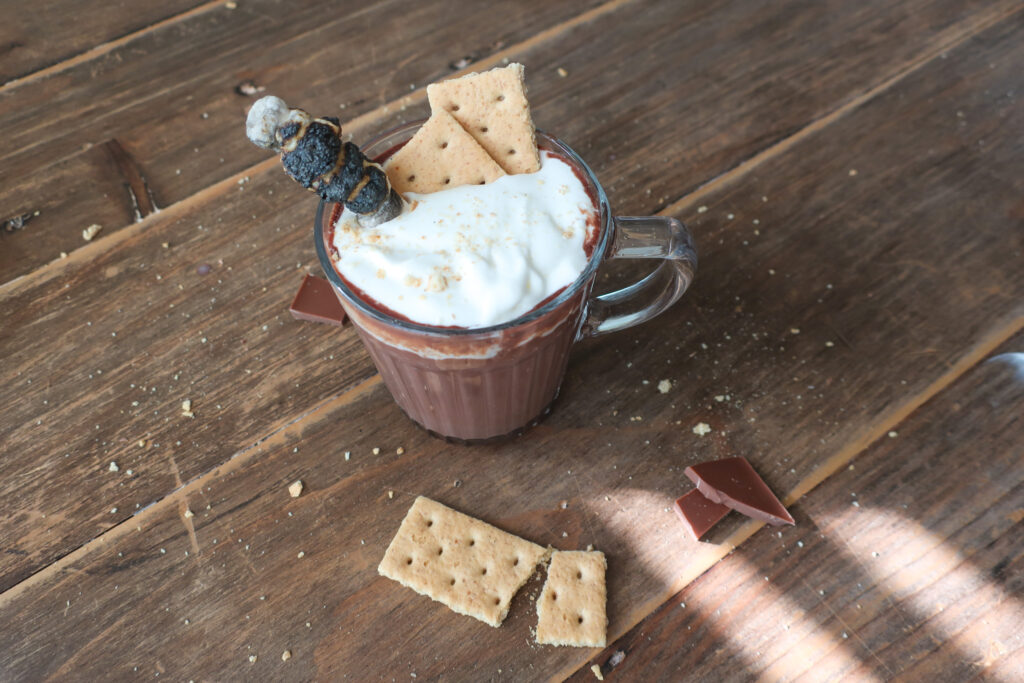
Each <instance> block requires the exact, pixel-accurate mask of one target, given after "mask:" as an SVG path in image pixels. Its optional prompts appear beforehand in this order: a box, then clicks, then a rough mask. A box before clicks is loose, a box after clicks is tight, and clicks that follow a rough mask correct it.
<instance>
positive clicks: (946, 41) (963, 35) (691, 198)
mask: <svg viewBox="0 0 1024 683" xmlns="http://www.w3.org/2000/svg"><path fill="white" fill-rule="evenodd" d="M1021 11H1022V7H1015V8H1013V9H1011V10H1008V11H1007V12H1005V13H1004V14H1001V15H998V16H994V17H990V18H989V19H987V20H981V21H978V22H973V23H972V22H969V21H968V22H965V23H967V24H968V25H967V26H965V27H960V26H959V25H957V26H955V27H954V28H951V29H949V30H948V31H947V32H946V33H945V34H942V35H940V36H939V39H938V40H937V41H936V44H935V45H934V46H932V47H931V48H930V49H928V48H926V49H925V51H924V52H922V54H921V55H919V56H918V57H917V59H914V60H912V61H911V62H909V63H907V64H904V66H903V67H902V68H901V69H899V70H898V71H897V72H896V73H894V74H893V75H892V76H890V77H889V78H887V79H885V80H884V81H882V82H881V83H879V84H878V85H876V86H875V87H873V88H871V89H869V90H867V91H865V92H863V93H861V94H860V95H858V96H857V97H854V98H853V99H852V100H850V101H849V102H847V103H846V104H844V105H842V106H840V107H839V108H837V109H834V110H833V111H831V112H829V113H828V114H825V115H824V116H822V117H820V118H817V119H815V120H814V121H811V122H810V123H808V124H807V125H806V126H804V127H803V128H801V129H800V130H798V131H796V132H795V133H793V134H792V135H790V136H788V137H785V138H782V139H781V140H779V141H778V142H776V143H774V144H772V145H769V146H768V147H766V148H764V149H763V150H761V151H760V152H757V153H756V154H754V155H753V156H751V157H750V158H748V159H745V160H744V161H741V162H740V163H738V164H737V165H735V166H733V167H732V168H730V169H729V170H727V171H725V172H723V173H722V174H720V175H718V176H716V177H714V178H711V179H710V180H708V181H707V182H705V183H704V184H702V185H700V186H699V187H698V188H697V189H695V190H694V191H693V192H691V193H689V194H687V195H686V196H685V197H681V198H679V199H677V200H676V201H674V202H672V203H671V204H669V205H668V206H666V207H665V208H664V209H662V210H661V211H659V212H658V215H662V214H665V215H677V214H678V213H680V212H681V211H683V210H684V209H687V208H689V207H690V206H693V205H694V204H696V203H697V202H698V201H700V200H701V199H703V198H704V197H706V196H708V195H710V194H712V193H714V192H716V191H717V190H719V189H721V188H722V187H724V186H726V185H729V184H731V183H733V182H734V181H736V180H738V179H739V178H742V177H743V176H744V175H746V174H747V173H749V172H750V171H752V170H753V169H755V168H756V167H758V166H760V165H761V164H762V163H764V162H765V161H768V160H769V159H771V158H773V157H776V156H779V155H781V154H784V153H786V152H787V151H789V149H791V148H792V147H794V146H795V145H797V144H799V143H801V142H803V141H804V140H805V139H807V138H809V137H810V136H812V135H814V134H815V133H818V132H819V131H821V130H824V129H825V128H827V127H828V126H830V125H832V124H833V123H835V122H836V121H838V120H839V119H841V118H842V117H844V116H846V115H847V114H849V113H850V112H852V111H854V110H855V109H859V108H860V107H861V106H862V105H864V104H866V103H867V102H869V101H870V100H873V99H874V98H876V97H878V96H879V95H881V94H882V93H884V92H885V91H886V90H888V89H889V88H891V87H892V86H894V85H896V84H897V83H899V82H900V81H902V80H903V79H904V78H906V77H907V76H909V75H911V74H913V73H914V72H916V71H917V70H919V69H920V68H921V67H923V66H925V65H926V64H928V63H930V62H931V61H933V60H934V59H936V58H938V57H941V56H942V55H943V54H944V53H946V52H949V51H950V50H952V49H953V48H956V47H957V46H959V45H961V44H962V43H965V42H967V41H968V40H970V39H971V38H973V37H974V36H976V35H978V34H979V33H982V32H984V31H986V30H988V29H989V28H991V27H993V26H995V25H996V24H999V23H1001V22H1003V21H1006V20H1007V19H1009V18H1010V17H1012V16H1013V15H1015V14H1017V13H1018V12H1021Z"/></svg>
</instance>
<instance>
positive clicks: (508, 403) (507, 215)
mask: <svg viewBox="0 0 1024 683" xmlns="http://www.w3.org/2000/svg"><path fill="white" fill-rule="evenodd" d="M414 130H415V126H412V127H411V128H410V127H406V130H405V132H404V133H402V132H401V131H399V133H398V135H399V136H402V135H404V136H405V137H407V136H408V135H409V134H410V133H411V132H412V131H414ZM385 139H386V140H387V139H390V138H385ZM540 142H541V143H542V146H544V147H546V148H547V149H545V150H544V151H543V152H542V155H541V157H542V168H541V170H540V171H538V172H537V173H534V174H522V175H515V176H505V177H504V178H501V179H499V180H496V181H494V182H493V183H490V184H488V185H483V186H463V187H462V188H457V189H455V190H450V191H442V192H437V193H433V194H430V195H422V196H420V195H416V194H412V193H409V194H407V195H406V200H407V201H408V203H409V206H407V207H406V210H405V212H404V213H403V215H402V217H406V216H409V217H415V218H417V221H416V222H415V224H414V225H413V226H412V227H409V226H406V225H404V224H403V223H402V217H399V218H398V219H395V220H393V221H391V222H389V223H386V224H383V225H381V226H378V227H377V228H374V229H373V230H370V231H368V230H366V229H365V228H361V227H358V226H355V225H352V224H351V223H350V222H347V221H351V220H352V218H351V217H350V216H348V215H347V213H348V212H346V211H343V209H342V207H341V206H340V205H333V206H330V207H329V208H328V206H321V209H320V214H319V216H318V218H319V219H320V220H318V227H319V228H320V230H321V232H322V234H318V235H317V246H318V247H319V248H320V252H321V257H322V261H325V260H326V263H324V265H325V268H328V267H329V268H330V272H329V276H330V277H331V280H332V282H333V283H334V284H335V288H336V289H337V290H338V292H339V298H340V299H341V301H342V304H343V305H344V306H345V308H346V310H347V312H348V314H349V316H350V318H351V319H352V321H353V323H355V326H356V329H357V330H358V331H359V333H360V336H361V337H362V339H363V341H364V344H365V346H366V347H367V349H368V351H369V353H370V355H371V357H372V358H373V360H374V363H375V364H376V366H377V368H378V370H380V372H381V375H382V376H383V378H384V381H385V383H386V384H387V386H388V388H389V389H390V390H391V393H392V395H393V396H394V397H395V400H396V401H397V402H398V404H399V405H400V406H401V407H402V408H403V409H404V410H405V412H406V413H407V414H408V415H409V417H411V418H412V419H413V420H415V421H416V422H418V423H419V424H421V425H422V426H424V427H426V428H427V429H429V430H431V431H433V432H435V433H437V434H440V435H443V436H447V437H452V438H455V439H459V440H477V439H487V438H491V437H495V436H501V435H505V434H509V433H513V432H515V431H517V430H519V429H522V428H524V427H525V426H528V425H529V424H530V423H531V422H533V421H534V420H535V419H536V418H539V417H540V416H542V415H543V414H544V413H545V412H546V410H547V408H548V406H549V405H550V404H551V403H552V401H553V400H554V398H555V396H556V395H557V393H558V388H559V385H560V383H561V380H562V376H563V375H564V373H565V367H566V364H567V362H568V352H569V348H570V346H571V345H572V342H573V341H575V339H576V338H577V335H578V333H579V330H580V325H581V323H582V319H583V313H584V302H585V301H586V299H587V296H588V295H589V290H590V285H591V283H592V273H593V271H594V270H595V269H596V264H597V262H598V261H599V260H600V259H599V258H597V257H596V255H597V253H599V251H600V250H601V249H603V248H605V247H607V237H608V235H607V232H606V231H604V230H602V228H603V227H604V226H605V225H606V223H607V219H608V213H607V206H606V205H595V202H594V199H593V198H594V197H598V196H599V195H600V192H599V190H598V188H597V187H596V185H595V184H594V183H593V182H592V176H591V175H590V173H589V172H588V171H587V170H586V169H585V167H583V166H582V164H581V163H580V162H578V160H576V159H575V158H574V155H572V154H571V152H570V151H568V148H564V147H563V146H562V145H561V144H560V143H558V142H557V141H554V140H553V139H551V138H547V137H546V136H540ZM379 147H383V148H384V149H388V150H393V147H390V146H387V145H386V143H384V142H379V143H376V144H371V145H370V146H368V147H367V150H368V153H369V152H372V151H373V150H374V149H375V148H379ZM377 160H378V161H382V159H380V158H378V159H377ZM581 179H582V180H581ZM584 180H586V181H587V184H584ZM488 197H490V198H491V201H490V204H488V203H487V198H488ZM433 207H437V208H433ZM492 209H493V210H492ZM602 209H603V210H602ZM459 214H461V215H459ZM478 214H479V215H478ZM328 217H329V219H330V220H329V222H327V219H328ZM324 222H327V224H326V225H324V224H323V223H324ZM385 228H387V229H385ZM471 230H472V231H473V233H472V237H470V236H469V235H468V234H467V233H469V231H471ZM399 233H401V234H399ZM446 256H448V257H451V258H450V259H448V260H442V259H444V257H446ZM324 257H326V258H324ZM378 271H382V272H380V273H378ZM389 271H396V272H389ZM432 273H437V274H439V275H441V276H443V277H444V278H445V279H446V280H447V282H446V283H443V286H440V287H438V286H437V285H436V284H432V283H431V282H429V277H430V275H431V274H432ZM495 300H497V301H499V302H501V303H500V304H496V303H495Z"/></svg>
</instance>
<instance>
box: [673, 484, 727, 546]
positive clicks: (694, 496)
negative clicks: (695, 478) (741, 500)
mask: <svg viewBox="0 0 1024 683" xmlns="http://www.w3.org/2000/svg"><path fill="white" fill-rule="evenodd" d="M675 511H676V514H677V515H679V519H681V520H683V524H685V525H686V530H687V531H689V532H690V535H691V536H693V540H695V541H699V540H700V539H701V538H703V537H704V534H706V533H707V532H708V531H710V530H711V527H713V526H714V525H716V524H718V523H719V522H721V521H722V518H723V517H725V516H726V515H727V514H729V508H727V507H726V506H724V505H719V504H718V503H716V502H714V501H711V500H708V498H707V496H705V495H704V494H703V493H701V492H700V490H699V489H693V490H692V491H690V492H689V493H687V494H686V495H684V496H682V497H680V498H677V499H676V504H675Z"/></svg>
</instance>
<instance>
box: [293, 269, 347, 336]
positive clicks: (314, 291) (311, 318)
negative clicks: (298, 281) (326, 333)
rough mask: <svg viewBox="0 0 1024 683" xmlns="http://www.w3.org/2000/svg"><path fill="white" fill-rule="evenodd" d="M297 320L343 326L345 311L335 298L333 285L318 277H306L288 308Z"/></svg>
mask: <svg viewBox="0 0 1024 683" xmlns="http://www.w3.org/2000/svg"><path fill="white" fill-rule="evenodd" d="M288 310H289V311H291V314H292V317H293V318H295V319H296V320H305V321H308V322H312V323H327V324H328V325H341V324H342V323H343V322H345V310H344V309H343V308H342V307H341V303H340V302H339V301H338V297H337V296H335V294H334V290H333V289H332V288H331V283H330V282H328V281H327V280H325V279H324V278H322V277H317V276H316V275H306V277H305V278H303V280H302V285H301V286H300V287H299V291H298V292H297V293H296V294H295V298H294V299H292V305H291V306H289V308H288Z"/></svg>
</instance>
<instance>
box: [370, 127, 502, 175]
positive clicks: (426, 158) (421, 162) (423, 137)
mask: <svg viewBox="0 0 1024 683" xmlns="http://www.w3.org/2000/svg"><path fill="white" fill-rule="evenodd" d="M384 171H385V172H386V173H387V174H388V178H389V179H390V180H391V186H392V187H393V188H395V189H396V190H397V191H398V192H400V193H403V194H404V193H406V192H418V193H420V194H428V193H430V192H437V191H438V190H444V189H448V188H450V187H458V186H459V185H470V184H479V185H483V184H484V183H489V182H491V181H492V180H497V179H498V178H500V177H501V176H503V175H505V172H504V171H503V170H501V166H499V165H498V164H497V163H496V162H495V161H494V159H492V158H491V157H490V156H489V155H488V154H487V152H485V151H484V148H483V147H481V146H480V145H479V144H478V143H477V141H476V140H474V139H473V136H471V135H470V134H469V133H467V132H466V131H465V130H463V129H462V126H460V125H459V123H458V121H456V120H455V119H454V118H452V116H451V115H450V114H449V113H448V112H446V111H444V110H443V109H442V110H437V111H434V112H433V113H432V114H431V115H430V118H429V119H427V122H426V123H424V124H423V125H422V126H421V127H420V129H419V130H418V131H416V134H415V135H413V136H412V139H411V140H409V142H407V143H405V145H404V146H403V147H402V148H401V149H400V150H398V151H397V152H395V154H394V155H393V156H392V157H391V158H389V159H388V160H387V161H386V162H384Z"/></svg>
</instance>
